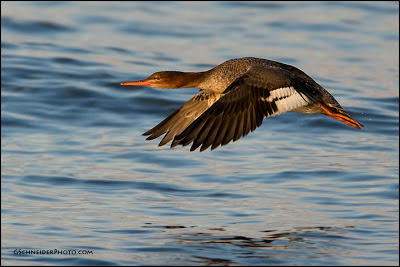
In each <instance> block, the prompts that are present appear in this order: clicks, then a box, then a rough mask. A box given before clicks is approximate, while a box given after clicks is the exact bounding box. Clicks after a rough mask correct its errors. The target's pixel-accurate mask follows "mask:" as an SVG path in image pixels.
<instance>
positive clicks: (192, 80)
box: [174, 71, 206, 88]
mask: <svg viewBox="0 0 400 267" xmlns="http://www.w3.org/2000/svg"><path fill="white" fill-rule="evenodd" d="M205 75H206V72H178V71H177V72H176V76H175V77H174V79H175V83H176V86H177V88H189V87H197V85H198V84H199V83H200V82H201V81H202V80H203V79H204V77H205Z"/></svg>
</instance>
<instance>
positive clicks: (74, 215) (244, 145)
mask: <svg viewBox="0 0 400 267" xmlns="http://www.w3.org/2000/svg"><path fill="white" fill-rule="evenodd" d="M1 14H2V16H1V63H2V64H1V139H2V140H1V141H2V142H1V154H2V157H1V160H2V163H1V177H2V187H1V188H2V191H1V192H2V194H1V195H2V198H1V199H2V217H1V223H2V227H1V234H2V251H1V253H2V254H1V255H2V258H1V264H2V265H398V264H399V257H398V253H399V234H398V233H399V232H398V227H399V213H398V211H399V210H398V207H399V206H398V205H399V190H398V181H399V163H398V160H399V137H398V136H399V91H398V90H399V50H398V48H399V4H398V2H247V1H246V2H115V1H112V2H98V3H96V2H2V3H1ZM245 56H253V57H260V58H267V59H271V60H276V61H280V62H284V63H287V64H291V65H294V66H296V67H298V68H300V69H302V70H303V71H305V72H306V73H307V74H309V75H310V76H311V77H313V78H314V79H315V80H316V81H317V82H318V83H320V84H321V85H322V86H324V87H325V88H326V89H327V90H329V91H330V92H331V93H332V94H333V95H334V96H335V98H336V99H337V100H338V101H339V102H340V103H341V105H342V106H343V107H344V108H345V109H346V110H347V111H348V113H349V114H350V115H351V116H352V117H353V118H354V119H355V120H356V121H358V122H360V123H362V124H364V125H365V128H363V129H361V130H358V129H355V128H353V127H349V126H347V125H345V124H343V123H340V122H338V121H335V120H333V119H330V118H328V117H326V116H322V115H306V114H299V113H291V112H289V113H285V114H282V115H280V116H277V117H273V118H268V119H266V120H264V122H263V125H262V126H261V127H260V128H258V129H257V130H256V131H254V132H252V133H250V134H249V135H248V136H246V137H245V138H242V139H240V140H238V141H237V142H235V143H230V144H228V145H227V146H223V147H219V148H218V149H216V150H213V151H210V150H207V151H204V152H201V153H200V152H198V150H197V151H195V152H189V147H175V148H173V149H170V148H169V146H163V147H158V142H159V141H160V139H157V140H152V141H146V140H145V137H143V136H142V135H141V134H142V133H143V132H145V131H147V130H149V129H150V128H152V127H153V126H155V125H156V124H157V123H159V122H160V121H161V120H163V119H164V118H165V117H166V116H168V115H169V114H170V113H172V112H173V111H174V110H176V109H177V108H179V107H180V106H181V105H182V104H183V103H185V102H186V101H187V100H188V99H190V98H191V97H192V96H193V95H194V94H195V93H197V91H198V90H197V89H193V88H188V89H182V90H163V89H156V88H149V87H136V88H134V87H123V86H120V83H121V82H123V81H133V80H138V79H144V78H146V77H147V76H148V75H150V74H152V73H154V72H156V71H161V70H181V71H203V70H207V69H209V68H211V67H213V66H215V65H218V64H220V63H222V62H223V61H225V60H228V59H231V58H239V57H245ZM54 250H57V251H61V253H57V252H56V253H55V254H54V253H53V252H54ZM68 250H70V251H71V252H68ZM38 251H45V252H41V253H39V252H38Z"/></svg>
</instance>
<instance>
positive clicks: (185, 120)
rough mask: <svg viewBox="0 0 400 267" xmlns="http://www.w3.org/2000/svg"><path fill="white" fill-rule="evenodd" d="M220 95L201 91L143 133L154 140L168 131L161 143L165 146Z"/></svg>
mask: <svg viewBox="0 0 400 267" xmlns="http://www.w3.org/2000/svg"><path fill="white" fill-rule="evenodd" d="M220 97H221V94H217V93H212V92H207V91H201V92H200V93H198V94H197V95H195V96H194V97H193V98H192V99H190V100H189V101H188V102H186V103H185V104H184V105H183V106H182V107H180V108H179V109H178V110H176V111H175V112H173V113H172V114H171V115H169V116H168V117H167V118H166V119H165V120H163V121H162V122H160V123H159V124H158V125H157V126H155V127H154V128H153V129H151V130H149V131H147V132H145V133H143V135H150V136H149V137H147V139H146V140H152V139H155V138H157V137H159V136H160V135H163V134H165V133H166V135H165V136H164V138H163V139H162V140H161V142H160V144H159V146H163V145H165V144H166V143H168V142H169V141H171V140H172V139H173V138H174V137H175V136H176V135H178V134H180V133H181V132H182V131H183V130H185V129H186V128H187V127H188V126H189V125H190V124H191V123H192V122H193V121H195V120H196V119H197V118H198V117H199V116H200V115H201V114H203V113H204V112H205V111H206V110H207V109H208V108H210V107H211V106H212V105H213V104H214V103H215V102H216V101H217V100H218V99H219V98H220Z"/></svg>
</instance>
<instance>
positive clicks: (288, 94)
mask: <svg viewBox="0 0 400 267" xmlns="http://www.w3.org/2000/svg"><path fill="white" fill-rule="evenodd" d="M261 100H262V101H268V102H275V105H276V107H277V108H278V112H276V113H274V114H271V116H275V115H279V114H281V113H283V112H286V111H291V110H294V109H296V108H300V107H303V106H305V105H308V104H309V103H311V101H310V99H309V98H308V97H307V96H305V95H303V94H300V93H299V92H297V91H296V90H295V89H294V87H293V86H291V87H282V88H278V89H275V90H272V91H270V96H269V97H261Z"/></svg>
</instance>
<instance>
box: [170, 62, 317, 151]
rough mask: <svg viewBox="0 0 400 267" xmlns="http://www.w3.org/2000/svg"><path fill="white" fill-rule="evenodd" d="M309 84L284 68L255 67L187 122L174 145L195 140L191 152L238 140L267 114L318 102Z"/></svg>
mask: <svg viewBox="0 0 400 267" xmlns="http://www.w3.org/2000/svg"><path fill="white" fill-rule="evenodd" d="M307 83H308V82H307V81H306V80H303V79H298V78H296V77H295V75H293V74H292V73H291V72H289V71H286V70H283V69H281V68H277V67H270V66H263V65H257V66H252V67H250V68H249V70H248V71H247V72H245V73H244V74H243V75H242V76H240V77H239V78H237V79H236V80H235V81H234V82H233V83H232V84H231V85H229V86H228V88H227V89H226V90H225V91H224V92H223V94H222V97H221V98H220V99H219V100H218V101H216V102H215V103H214V104H213V105H212V106H211V107H210V108H208V109H207V110H206V111H205V112H204V113H203V114H202V115H201V116H199V117H198V118H197V119H196V120H195V121H193V122H192V123H191V124H190V125H189V126H188V127H187V125H185V128H186V127H187V128H186V129H185V130H184V131H182V133H180V134H178V135H176V136H175V138H174V141H173V143H172V145H171V147H173V146H177V145H183V146H186V145H188V144H190V143H191V142H193V145H192V147H191V149H190V151H193V150H195V149H196V148H198V147H199V146H201V148H200V151H203V150H205V149H207V148H208V147H209V146H211V149H215V148H216V147H218V146H219V145H226V144H228V143H229V142H230V141H232V140H233V141H236V140H238V139H239V138H240V137H242V136H246V135H247V134H248V133H249V132H250V131H254V130H255V129H256V128H257V127H258V126H260V125H261V123H262V121H263V119H264V118H265V117H272V116H275V115H279V114H281V113H283V112H286V111H291V110H295V109H297V108H300V107H303V106H306V105H309V104H313V103H315V102H316V99H317V96H316V95H314V94H315V92H310V89H309V87H310V85H309V84H307ZM181 129H182V128H180V130H181Z"/></svg>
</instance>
